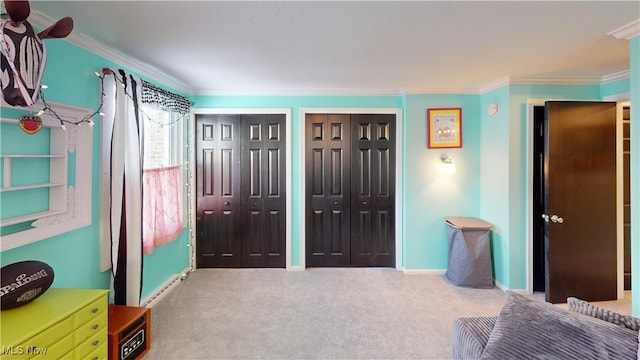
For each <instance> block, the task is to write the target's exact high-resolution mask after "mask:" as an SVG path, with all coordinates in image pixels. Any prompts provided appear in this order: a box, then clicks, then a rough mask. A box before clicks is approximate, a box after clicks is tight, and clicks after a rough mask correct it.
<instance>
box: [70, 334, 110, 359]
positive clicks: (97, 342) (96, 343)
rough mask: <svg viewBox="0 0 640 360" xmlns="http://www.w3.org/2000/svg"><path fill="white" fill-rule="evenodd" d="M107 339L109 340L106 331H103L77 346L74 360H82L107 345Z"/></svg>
mask: <svg viewBox="0 0 640 360" xmlns="http://www.w3.org/2000/svg"><path fill="white" fill-rule="evenodd" d="M107 339H108V338H107V336H106V334H105V333H104V331H101V332H100V333H99V334H95V335H94V336H93V337H90V338H88V339H87V340H85V341H84V342H83V343H82V344H80V345H78V346H76V348H75V350H74V353H73V357H74V359H82V358H84V357H86V356H87V355H88V354H90V353H92V352H93V351H95V350H96V349H97V348H99V347H101V346H102V345H106V344H107Z"/></svg>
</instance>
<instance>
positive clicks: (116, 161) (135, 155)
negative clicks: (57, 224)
mask: <svg viewBox="0 0 640 360" xmlns="http://www.w3.org/2000/svg"><path fill="white" fill-rule="evenodd" d="M103 75H104V77H103V113H104V116H103V117H102V152H103V159H102V162H103V166H102V177H103V178H102V179H101V180H102V182H101V187H102V191H103V198H102V199H103V201H102V205H103V207H102V209H101V217H102V218H101V229H102V232H103V234H102V236H103V239H104V240H105V242H106V241H107V240H108V244H109V245H110V254H111V271H112V274H113V277H112V288H113V289H112V290H113V295H114V297H113V301H114V303H115V304H117V305H127V306H139V305H140V295H141V291H142V259H143V257H142V161H143V121H142V117H141V115H142V113H141V112H140V109H139V106H138V105H139V104H140V95H141V92H142V90H141V81H140V79H138V78H136V77H134V76H132V75H128V74H126V73H125V72H124V71H122V70H118V71H112V70H110V69H103Z"/></svg>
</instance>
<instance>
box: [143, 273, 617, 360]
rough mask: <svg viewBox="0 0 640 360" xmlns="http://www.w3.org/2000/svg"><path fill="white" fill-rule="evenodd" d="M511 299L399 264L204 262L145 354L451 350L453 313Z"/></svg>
mask: <svg viewBox="0 0 640 360" xmlns="http://www.w3.org/2000/svg"><path fill="white" fill-rule="evenodd" d="M534 297H535V296H534ZM504 300H505V293H504V292H502V291H501V290H499V289H497V288H494V289H470V288H463V287H457V286H454V285H452V284H450V283H449V282H448V281H447V280H446V279H445V278H444V276H440V275H405V274H404V273H402V272H398V271H395V270H392V269H380V268H353V269H349V268H346V269H345V268H339V269H334V268H323V269H318V268H316V269H307V270H306V271H300V272H287V271H285V270H282V269H229V270H223V269H200V270H197V271H195V272H193V273H191V275H190V276H189V277H188V278H187V279H186V280H184V281H182V283H181V284H180V286H178V287H177V288H176V289H175V290H173V291H172V292H171V293H170V294H169V295H168V296H167V297H165V298H164V299H162V300H161V301H160V302H159V303H158V304H157V305H156V306H154V308H153V309H152V310H151V350H150V351H149V352H148V353H147V355H146V356H145V359H448V358H451V346H452V343H451V339H452V323H453V319H455V318H456V317H460V316H486V315H497V314H498V313H499V312H500V309H501V308H502V306H503V304H504ZM629 311H630V310H629Z"/></svg>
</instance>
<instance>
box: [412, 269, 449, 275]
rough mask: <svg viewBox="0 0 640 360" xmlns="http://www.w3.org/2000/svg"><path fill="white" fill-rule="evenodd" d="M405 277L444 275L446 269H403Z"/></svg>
mask: <svg viewBox="0 0 640 360" xmlns="http://www.w3.org/2000/svg"><path fill="white" fill-rule="evenodd" d="M402 272H404V273H405V274H406V275H444V274H445V273H446V272H447V269H403V270H402Z"/></svg>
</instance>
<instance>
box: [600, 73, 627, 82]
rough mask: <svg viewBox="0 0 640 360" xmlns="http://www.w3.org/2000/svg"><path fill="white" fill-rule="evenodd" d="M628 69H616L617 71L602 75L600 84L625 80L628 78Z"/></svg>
mask: <svg viewBox="0 0 640 360" xmlns="http://www.w3.org/2000/svg"><path fill="white" fill-rule="evenodd" d="M629 75H630V72H629V70H623V71H618V72H617V73H613V74H609V75H604V76H602V81H601V82H600V83H601V84H606V83H610V82H614V81H618V80H626V79H628V78H629Z"/></svg>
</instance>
